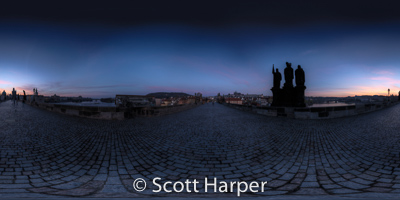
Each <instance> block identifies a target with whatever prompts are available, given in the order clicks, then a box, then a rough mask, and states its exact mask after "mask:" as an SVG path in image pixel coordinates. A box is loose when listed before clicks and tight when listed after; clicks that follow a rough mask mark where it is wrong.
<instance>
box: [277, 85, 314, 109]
mask: <svg viewBox="0 0 400 200" xmlns="http://www.w3.org/2000/svg"><path fill="white" fill-rule="evenodd" d="M305 89H306V87H305V86H296V87H290V86H284V87H283V88H282V89H281V88H271V91H272V95H273V100H272V104H271V106H274V107H306V104H305V103H304V91H305Z"/></svg>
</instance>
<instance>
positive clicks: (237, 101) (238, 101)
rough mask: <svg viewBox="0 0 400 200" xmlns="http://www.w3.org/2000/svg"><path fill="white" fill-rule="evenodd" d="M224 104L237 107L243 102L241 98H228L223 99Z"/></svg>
mask: <svg viewBox="0 0 400 200" xmlns="http://www.w3.org/2000/svg"><path fill="white" fill-rule="evenodd" d="M225 102H226V103H229V104H238V105H242V104H243V101H242V99H241V98H232V97H228V98H225Z"/></svg>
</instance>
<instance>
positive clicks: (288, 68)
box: [285, 62, 293, 87]
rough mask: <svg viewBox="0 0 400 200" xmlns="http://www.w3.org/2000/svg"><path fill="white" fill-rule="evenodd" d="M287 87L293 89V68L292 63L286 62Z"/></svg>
mask: <svg viewBox="0 0 400 200" xmlns="http://www.w3.org/2000/svg"><path fill="white" fill-rule="evenodd" d="M285 86H286V87H293V68H292V63H288V62H286V68H285Z"/></svg>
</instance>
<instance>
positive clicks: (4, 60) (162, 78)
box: [0, 3, 400, 97]
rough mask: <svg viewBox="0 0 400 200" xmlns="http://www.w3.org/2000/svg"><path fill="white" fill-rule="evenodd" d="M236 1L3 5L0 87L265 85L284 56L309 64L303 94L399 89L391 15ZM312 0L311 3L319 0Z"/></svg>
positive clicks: (89, 91) (75, 91)
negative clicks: (54, 7)
mask: <svg viewBox="0 0 400 200" xmlns="http://www.w3.org/2000/svg"><path fill="white" fill-rule="evenodd" d="M288 5H290V4H288ZM299 5H303V4H299ZM218 6H221V5H217V7H218ZM235 6H236V7H235ZM235 6H232V7H233V8H231V10H235V9H234V8H236V10H238V11H240V12H237V13H239V14H237V15H228V17H221V16H219V15H218V16H219V17H218V16H217V11H218V9H217V8H213V9H209V10H207V9H206V10H205V11H210V12H211V16H207V13H206V12H205V13H202V12H200V11H199V9H194V11H196V12H198V13H197V14H196V13H195V14H193V15H190V13H185V14H186V15H184V16H182V15H176V14H175V15H173V14H168V13H167V12H166V11H164V12H166V13H165V15H164V16H166V17H157V16H153V15H149V14H146V15H144V14H143V13H147V12H145V11H142V13H141V14H142V15H138V16H141V17H140V18H138V16H136V15H135V16H133V17H132V16H131V17H130V18H129V17H128V18H126V17H125V18H124V16H125V15H124V14H120V12H121V9H122V6H115V7H113V8H112V9H111V10H112V11H113V12H112V13H119V14H116V15H115V16H114V18H113V17H110V18H107V16H105V17H104V15H103V14H99V13H98V10H101V11H104V10H105V11H110V10H107V9H106V8H103V9H101V8H98V9H92V10H90V9H87V8H85V7H84V8H82V9H81V10H83V11H80V12H81V13H85V12H86V13H87V14H81V15H78V16H75V15H72V14H71V15H69V14H66V13H68V12H67V11H68V10H67V11H65V13H64V14H63V12H62V11H63V10H61V11H60V12H61V14H58V15H56V14H54V13H53V11H52V12H47V13H46V12H44V14H36V13H29V12H28V14H27V16H22V17H21V16H20V15H18V16H15V14H14V13H10V14H7V13H6V14H4V16H2V20H1V21H0V44H1V45H0V90H6V91H7V92H9V91H10V90H12V87H16V88H17V90H18V92H21V93H22V90H25V91H27V92H28V93H30V92H31V91H32V89H33V88H34V87H37V88H38V90H39V93H41V94H44V95H53V94H58V95H63V96H64V95H68V96H72V95H73V96H78V95H82V96H89V97H113V96H115V94H147V93H150V92H161V91H165V92H186V93H189V94H194V93H195V92H201V93H203V94H204V95H207V96H208V95H216V94H217V93H218V92H220V93H222V94H228V93H233V92H234V91H238V92H242V93H252V94H254V93H257V94H261V93H262V94H264V95H271V92H270V88H271V87H272V73H271V68H272V64H274V65H275V67H276V68H279V69H280V71H283V69H284V67H285V62H287V61H288V62H291V63H292V64H293V65H292V66H293V67H294V68H297V65H301V66H302V67H303V69H304V70H305V73H306V86H307V90H306V96H354V95H363V94H387V89H388V88H390V89H391V90H392V92H395V91H399V90H400V67H399V66H400V58H399V55H400V46H399V44H400V37H399V35H400V28H398V27H400V20H399V19H398V18H397V16H391V15H390V14H386V15H387V16H386V15H383V17H382V16H381V15H379V16H381V18H372V19H370V18H369V16H370V15H364V16H365V17H364V18H362V17H360V15H355V16H352V15H353V14H352V15H350V14H349V13H351V12H350V11H349V12H346V10H344V11H343V12H342V14H340V13H339V14H329V12H328V11H329V10H327V12H321V11H318V12H311V13H309V12H305V14H290V13H293V11H296V9H295V8H292V9H289V14H287V15H285V14H283V15H282V14H281V13H280V12H276V13H277V14H268V15H267V16H263V15H260V17H257V16H258V15H257V12H259V13H263V12H261V11H258V10H259V8H258V7H259V6H258V5H250V6H249V5H247V7H245V8H244V9H239V8H241V7H240V4H238V5H235ZM268 6H270V5H268ZM277 6H278V7H282V6H284V5H280V4H279V5H277ZM308 6H309V7H310V6H311V8H308V7H307V5H306V9H309V11H313V10H315V8H314V7H317V8H318V6H321V5H314V4H312V3H311V4H309V5H308ZM145 8H147V7H145ZM268 8H269V7H268ZM378 8H379V7H378ZM385 8H386V7H382V8H380V9H381V10H382V9H383V10H384V9H385ZM69 9H70V10H71V9H72V8H69ZM157 9H161V8H158V7H157V8H155V11H154V9H153V11H151V9H150V11H149V12H150V13H156V11H158V10H157ZM364 9H365V10H368V9H369V7H365V8H364ZM76 10H79V9H76ZM93 10H94V11H93ZM115 10H117V11H115ZM124 10H125V8H124V9H122V11H124ZM215 10H216V11H215ZM316 10H318V9H316ZM22 11H23V9H22ZM22 11H21V12H22ZM39 11H40V10H39ZM84 11H85V12H84ZM231 12H232V11H230V10H229V9H228V11H226V10H225V11H222V13H223V14H225V15H227V14H229V13H231ZM282 12H285V10H282ZM358 12H360V11H358ZM41 13H43V12H41ZM102 13H103V12H102ZM307 13H308V14H307ZM362 13H363V12H361V14H362ZM90 14H93V15H94V16H98V17H97V18H92V17H93V16H92V15H90ZM161 14H162V13H161ZM359 14H360V13H359ZM372 14H373V13H372ZM46 15H47V16H55V17H53V18H49V19H50V20H49V19H47V18H46V19H43V18H44V17H45V16H46ZM120 15H121V16H120ZM253 15H254V16H253ZM296 15H298V16H297V17H296ZM149 16H152V17H149ZM185 16H187V18H189V19H186V18H185ZM202 16H206V17H205V18H202ZM229 16H230V17H229ZM240 16H242V18H240ZM282 16H283V17H282ZM318 16H320V19H318ZM361 16H363V15H361ZM101 17H103V18H101ZM165 18H166V19H165ZM122 19H123V20H122ZM213 19H214V20H213ZM274 19H275V21H274ZM290 19H292V20H290ZM282 84H283V82H282Z"/></svg>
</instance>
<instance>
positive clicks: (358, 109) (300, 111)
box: [224, 102, 398, 119]
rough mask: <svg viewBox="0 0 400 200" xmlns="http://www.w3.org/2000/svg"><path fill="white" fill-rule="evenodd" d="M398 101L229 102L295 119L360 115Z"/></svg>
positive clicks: (253, 110)
mask: <svg viewBox="0 0 400 200" xmlns="http://www.w3.org/2000/svg"><path fill="white" fill-rule="evenodd" d="M397 103H398V102H392V103H365V104H364V103H358V104H357V105H349V106H336V107H306V108H296V107H255V106H247V105H235V104H227V103H224V105H227V106H229V107H233V108H236V109H239V110H243V111H249V112H253V113H257V114H261V115H267V116H277V117H279V116H281V117H288V118H295V119H331V118H338V117H346V116H352V115H358V114H362V113H368V112H372V111H376V110H379V109H382V108H385V107H388V106H392V105H395V104H397Z"/></svg>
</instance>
